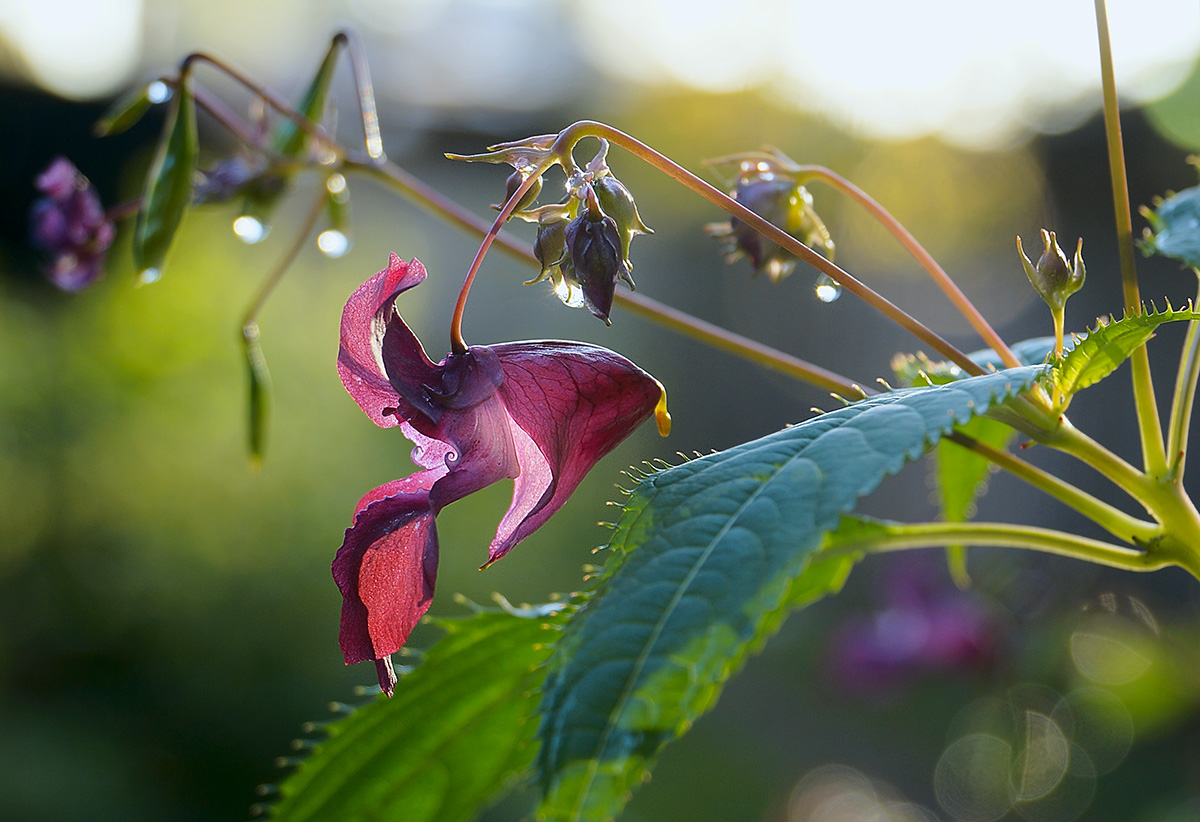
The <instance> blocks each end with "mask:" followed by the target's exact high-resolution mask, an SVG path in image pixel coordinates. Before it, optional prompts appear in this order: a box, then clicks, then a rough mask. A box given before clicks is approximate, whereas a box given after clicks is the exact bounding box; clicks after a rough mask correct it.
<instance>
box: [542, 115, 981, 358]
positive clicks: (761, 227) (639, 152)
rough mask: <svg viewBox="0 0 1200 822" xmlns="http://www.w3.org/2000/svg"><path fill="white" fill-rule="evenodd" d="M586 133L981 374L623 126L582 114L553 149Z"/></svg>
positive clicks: (565, 153)
mask: <svg viewBox="0 0 1200 822" xmlns="http://www.w3.org/2000/svg"><path fill="white" fill-rule="evenodd" d="M584 137H596V138H601V139H606V140H608V141H609V142H611V143H613V144H614V145H618V146H620V147H621V148H624V149H625V150H626V151H628V152H630V153H631V154H633V155H634V156H635V157H638V158H639V159H641V160H643V161H645V162H646V163H648V164H650V165H651V166H654V167H655V168H657V169H658V170H659V171H661V172H663V173H664V174H666V175H667V176H668V177H670V178H671V179H673V180H675V181H676V182H678V183H680V184H681V185H683V186H685V187H687V188H690V189H691V190H692V191H694V192H696V193H697V194H699V195H700V196H702V197H704V198H705V199H706V200H709V201H710V202H712V203H714V204H715V205H717V206H719V207H720V208H721V209H723V210H724V211H727V212H728V213H730V214H732V215H733V216H735V217H737V218H738V219H739V220H741V221H742V222H744V223H745V224H746V225H748V226H750V227H751V228H753V229H754V230H755V231H757V232H759V233H760V234H762V235H763V236H764V237H766V238H767V239H769V240H771V241H772V242H775V243H777V244H779V245H780V246H782V247H783V248H785V249H787V250H788V251H789V252H791V253H792V254H794V255H795V256H797V257H799V258H800V259H802V260H804V261H805V262H806V263H808V264H809V265H811V266H812V267H813V268H816V269H817V270H818V271H820V272H821V273H823V274H825V275H827V276H828V277H829V278H830V279H831V280H833V281H835V282H837V283H838V284H840V285H841V286H842V287H843V288H845V289H846V290H847V291H849V292H850V293H851V294H854V295H855V296H857V297H859V298H860V299H862V300H863V301H864V302H866V303H867V304H868V305H870V306H872V307H873V308H875V309H876V310H878V311H879V312H880V313H882V314H883V315H884V316H886V317H888V318H889V319H891V320H893V321H894V322H896V323H897V324H898V325H899V326H900V327H902V328H904V329H905V330H907V331H909V332H910V333H911V334H913V335H914V336H915V337H917V338H918V339H919V340H921V341H922V342H924V343H925V344H926V345H928V346H930V347H931V348H932V349H933V350H935V351H937V352H938V353H939V354H941V355H942V356H944V357H946V358H947V359H950V360H953V361H954V362H955V363H957V364H958V365H959V367H961V368H962V369H963V370H964V371H966V372H967V373H968V374H982V373H984V371H983V369H982V368H980V367H979V366H978V365H976V364H975V363H974V362H972V361H971V359H970V358H969V357H967V355H966V354H964V353H963V352H962V351H959V350H958V349H957V348H955V347H954V346H953V345H951V344H950V343H949V342H947V341H946V340H944V339H942V337H940V336H938V335H937V334H935V333H934V332H933V331H932V330H931V329H929V328H928V327H927V326H925V325H924V324H923V323H921V322H919V321H918V320H916V319H915V318H914V317H912V316H910V315H909V314H908V313H906V312H904V311H902V310H901V309H900V308H898V307H897V306H896V305H894V304H893V303H891V302H890V301H888V300H887V299H886V298H884V297H883V296H881V295H880V294H878V293H877V292H876V291H874V290H873V289H871V288H869V287H868V286H867V285H866V284H864V283H863V282H861V281H860V280H858V279H856V278H855V277H853V276H851V275H850V274H849V273H848V272H846V271H844V270H843V269H841V268H838V267H837V266H836V265H834V264H833V263H831V262H829V260H827V259H825V258H824V257H822V256H821V255H820V254H817V253H816V252H815V251H813V250H812V249H811V248H809V247H808V246H806V245H804V243H802V242H800V241H799V240H797V239H796V238H795V237H792V236H791V235H790V234H788V233H787V232H785V231H783V230H782V229H780V228H778V227H777V226H775V225H773V224H772V223H770V222H768V221H767V220H764V219H763V218H762V217H760V216H759V215H757V214H755V213H754V212H753V211H751V210H750V209H748V208H746V207H745V206H743V205H742V204H741V203H739V202H737V201H736V200H734V199H732V198H730V197H729V196H727V195H726V194H724V193H723V192H721V191H719V190H718V189H716V188H714V187H713V186H711V185H709V184H708V183H706V182H705V181H704V180H702V179H700V178H699V177H697V176H696V175H695V174H692V173H691V172H690V171H688V170H687V169H685V168H684V167H683V166H681V165H679V164H678V163H676V162H674V161H672V160H671V159H669V158H667V157H666V156H664V155H662V154H660V153H659V152H657V151H655V150H654V149H652V148H650V146H648V145H646V144H645V143H643V142H641V141H640V140H637V139H635V138H633V137H631V136H629V135H628V134H626V133H625V132H623V131H620V130H618V129H615V128H613V127H612V126H609V125H606V124H604V123H597V122H594V121H591V120H582V121H580V122H577V123H574V124H572V125H570V126H568V127H567V128H566V129H564V130H563V131H562V132H561V133H560V134H559V136H558V140H556V141H555V143H554V146H553V147H552V150H553V151H554V152H555V153H556V154H557V155H558V156H560V157H569V156H570V153H571V148H572V147H574V145H575V144H576V143H577V142H579V141H580V140H582V139H583V138H584Z"/></svg>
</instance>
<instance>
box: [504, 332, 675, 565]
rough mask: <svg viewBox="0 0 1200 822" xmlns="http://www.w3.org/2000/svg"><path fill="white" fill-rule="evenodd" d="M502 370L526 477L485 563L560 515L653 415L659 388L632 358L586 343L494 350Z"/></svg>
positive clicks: (506, 401) (520, 479)
mask: <svg viewBox="0 0 1200 822" xmlns="http://www.w3.org/2000/svg"><path fill="white" fill-rule="evenodd" d="M492 350H493V351H495V352H496V354H497V355H498V356H499V357H500V361H501V362H502V363H503V366H504V382H503V384H502V385H501V386H500V394H501V396H502V397H503V398H504V404H505V405H506V406H507V408H508V412H509V414H510V415H511V416H512V419H513V421H514V423H515V425H516V426H517V427H518V428H519V429H520V431H519V433H518V432H517V431H514V432H513V440H514V445H515V447H516V451H517V458H518V461H519V462H520V466H521V473H520V476H519V477H517V481H516V484H515V486H514V488H513V500H512V505H511V506H510V507H509V510H508V512H507V513H506V514H505V515H504V519H502V520H501V522H500V527H499V529H498V530H497V531H496V538H495V539H494V540H493V541H492V545H491V549H490V551H489V554H488V561H489V562H494V561H496V560H497V559H499V558H500V557H502V556H504V555H505V554H506V553H508V552H509V551H510V550H511V549H512V547H513V546H514V545H516V544H517V543H518V542H520V541H521V540H523V539H524V538H525V537H527V536H529V534H531V533H533V532H534V531H535V530H537V529H538V528H539V527H540V526H541V525H542V523H544V522H545V521H546V520H547V519H549V518H550V516H551V514H553V513H554V512H555V511H557V510H558V509H559V508H560V507H561V506H562V504H563V503H564V502H566V500H567V497H569V496H570V495H571V492H573V491H574V490H575V488H576V486H578V485H579V483H580V481H581V480H582V479H583V477H584V475H586V474H587V472H588V471H589V470H591V468H592V466H593V465H595V464H596V462H597V461H599V460H600V458H601V457H603V456H604V455H605V454H607V453H608V452H609V451H611V450H612V449H613V448H615V447H616V445H617V444H618V443H619V442H620V441H621V440H623V439H624V438H625V437H627V436H628V435H629V434H630V433H631V432H632V431H633V429H634V428H636V427H637V426H639V425H641V424H642V423H643V422H645V420H646V419H647V418H649V416H650V415H651V414H652V413H653V412H654V407H655V405H656V404H657V403H658V401H659V399H660V398H661V396H662V388H661V387H660V386H659V384H658V382H657V381H656V380H655V379H654V378H653V377H651V376H650V375H649V374H647V373H646V372H645V371H643V370H642V369H640V368H638V367H637V366H636V365H634V364H633V363H631V362H630V361H629V360H627V359H625V358H624V357H622V356H620V355H619V354H615V353H613V352H612V351H609V350H608V349H605V348H599V347H596V346H592V345H586V344H584V343H571V342H524V343H505V344H501V345H495V346H492Z"/></svg>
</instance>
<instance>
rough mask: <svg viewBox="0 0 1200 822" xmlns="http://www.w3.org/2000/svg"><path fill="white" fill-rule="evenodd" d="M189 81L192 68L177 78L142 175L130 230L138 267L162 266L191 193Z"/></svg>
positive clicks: (194, 152) (195, 150)
mask: <svg viewBox="0 0 1200 822" xmlns="http://www.w3.org/2000/svg"><path fill="white" fill-rule="evenodd" d="M191 83H192V81H191V75H190V74H184V75H183V76H181V77H180V78H179V83H178V85H177V86H176V88H175V95H174V97H173V98H172V101H171V109H170V112H169V113H168V115H167V122H166V124H165V126H164V127H163V134H162V137H161V138H160V139H159V143H158V151H157V152H156V153H155V155H154V161H153V162H152V163H151V164H150V171H149V172H148V173H147V175H146V187H145V189H144V191H143V193H142V207H141V209H140V210H139V211H138V216H137V225H136V226H135V227H134V230H133V261H134V265H136V266H137V268H138V270H139V271H146V270H147V269H155V270H156V271H161V269H162V265H163V261H164V260H165V259H166V256H167V250H168V249H169V248H170V247H171V240H172V239H174V237H175V231H176V229H178V228H179V223H180V222H181V221H182V220H183V215H184V212H185V211H187V208H188V205H189V203H190V202H191V199H192V185H193V182H194V178H195V174H196V161H197V158H198V157H199V154H200V140H199V137H198V136H197V134H196V103H195V99H194V98H193V97H192V84H191Z"/></svg>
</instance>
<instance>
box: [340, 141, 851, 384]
mask: <svg viewBox="0 0 1200 822" xmlns="http://www.w3.org/2000/svg"><path fill="white" fill-rule="evenodd" d="M344 170H346V171H358V172H360V173H362V174H365V175H368V176H370V177H372V178H373V179H375V180H377V181H378V182H380V183H382V184H384V185H387V186H388V187H390V188H392V189H394V190H395V191H398V192H399V193H400V194H402V195H403V196H405V197H407V198H408V199H410V200H411V201H413V202H414V203H416V204H418V205H420V206H421V207H423V208H425V209H426V210H428V211H431V212H433V213H435V214H437V215H439V216H440V217H442V218H443V219H445V220H446V221H448V222H450V223H453V224H454V225H457V226H458V227H460V228H462V229H464V230H466V231H468V232H470V233H472V234H475V235H478V236H483V235H485V234H487V233H488V231H489V230H490V224H489V223H487V222H485V221H483V220H481V219H480V218H479V217H477V216H475V215H474V214H472V213H471V212H470V211H468V210H467V209H465V208H463V207H462V206H460V205H459V204H458V203H456V202H454V201H453V200H450V199H447V198H446V197H445V196H444V195H443V194H442V193H441V192H439V191H437V190H436V189H433V188H431V187H430V186H428V185H426V184H425V183H423V182H422V181H421V180H419V179H417V178H416V177H413V176H412V175H411V174H409V173H408V172H406V171H404V170H403V169H401V168H399V167H398V166H396V165H395V164H394V163H390V162H388V163H382V164H378V165H376V164H374V163H367V162H360V161H359V160H357V159H356V158H354V157H349V158H347V161H346V164H345V166H344ZM494 244H495V245H496V246H497V247H498V248H499V249H500V250H502V251H504V252H505V253H507V254H509V255H510V256H512V257H515V258H516V259H519V260H521V261H522V262H524V263H527V264H529V265H533V266H536V265H538V261H537V258H536V257H534V256H533V253H532V252H531V251H530V249H529V244H528V243H526V242H523V241H521V240H519V239H517V238H516V237H513V236H512V235H510V234H507V233H505V232H503V231H502V232H500V233H499V234H498V235H497V236H496V238H495V240H494ZM614 298H615V301H616V302H617V303H619V304H621V305H623V306H624V307H625V308H627V309H628V310H630V311H632V312H633V313H635V314H637V315H639V316H641V317H644V318H646V319H648V320H651V321H652V322H657V323H659V324H660V325H663V326H665V327H666V328H670V329H671V330H673V331H676V332H678V333H680V334H683V335H685V336H688V337H691V338H692V339H695V340H698V341H700V342H702V343H705V344H706V345H711V346H712V347H714V348H718V349H720V350H722V351H727V352H729V353H731V354H733V355H735V356H738V357H741V358H743V359H745V360H748V361H750V362H754V363H757V364H759V365H761V366H763V367H765V368H770V369H771V370H773V371H776V372H778V373H780V374H784V375H786V376H788V377H792V378H794V379H798V380H802V381H804V382H807V383H809V384H811V385H815V386H817V387H818V388H822V389H824V390H826V391H833V392H838V393H843V394H846V395H848V396H854V395H856V394H859V393H866V394H870V393H871V391H870V389H865V388H860V387H859V386H858V384H857V383H855V382H854V381H853V380H850V379H849V378H847V377H843V376H842V375H840V374H836V373H834V372H832V371H828V370H826V369H824V368H821V367H820V366H817V365H813V364H812V363H809V362H806V361H805V360H802V359H799V358H798V357H793V356H792V355H790V354H786V353H784V352H783V351H780V350H778V349H775V348H771V347H770V346H767V345H763V344H762V343H760V342H756V341H755V340H751V339H750V338H748V337H743V336H742V335H741V334H735V333H733V332H732V331H727V330H725V329H724V328H721V327H720V326H716V325H713V324H712V323H709V322H705V321H704V320H701V319H699V318H698V317H693V316H692V315H690V314H687V313H685V312H683V311H679V310H678V309H675V308H671V307H669V306H667V305H664V304H663V303H660V302H658V301H657V300H653V299H651V298H649V297H646V296H644V295H642V294H637V293H632V292H626V291H618V292H616V294H615V295H614Z"/></svg>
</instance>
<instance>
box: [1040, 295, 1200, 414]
mask: <svg viewBox="0 0 1200 822" xmlns="http://www.w3.org/2000/svg"><path fill="white" fill-rule="evenodd" d="M1197 319H1200V314H1197V313H1196V312H1195V311H1193V310H1191V309H1190V308H1186V309H1179V310H1175V309H1172V308H1170V307H1167V308H1166V309H1164V310H1162V311H1155V310H1154V308H1153V307H1151V309H1150V310H1149V311H1146V312H1144V313H1142V314H1135V315H1133V316H1129V315H1126V316H1124V317H1122V318H1121V319H1119V320H1111V319H1110V320H1109V321H1108V322H1104V321H1101V322H1100V323H1099V324H1098V325H1097V326H1096V327H1095V328H1094V329H1092V330H1091V331H1089V332H1088V334H1087V336H1086V337H1084V338H1082V339H1079V340H1078V341H1077V342H1076V343H1075V347H1074V348H1073V349H1071V351H1070V352H1069V353H1067V355H1066V356H1065V357H1063V358H1062V359H1061V360H1060V361H1059V362H1057V363H1055V365H1054V367H1053V368H1052V369H1051V370H1050V374H1049V380H1050V382H1051V384H1052V385H1053V386H1054V387H1055V388H1057V389H1058V390H1059V391H1060V392H1062V394H1063V397H1064V405H1063V407H1064V408H1065V407H1066V404H1065V403H1067V402H1069V401H1070V399H1071V397H1073V396H1074V395H1075V394H1077V393H1079V392H1080V391H1082V390H1083V389H1085V388H1088V387H1089V386H1092V385H1095V384H1096V383H1098V382H1100V380H1102V379H1104V378H1105V377H1107V376H1108V375H1109V374H1111V373H1112V372H1114V371H1116V370H1117V367H1118V366H1119V365H1120V364H1121V363H1123V362H1125V360H1127V359H1128V358H1129V355H1130V354H1132V353H1133V352H1134V351H1136V350H1137V349H1138V347H1140V346H1141V345H1143V344H1144V343H1145V342H1146V341H1147V340H1148V339H1150V338H1151V337H1153V336H1154V331H1155V329H1157V328H1158V327H1159V326H1160V325H1162V324H1163V323H1169V322H1176V321H1178V320H1197Z"/></svg>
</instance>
